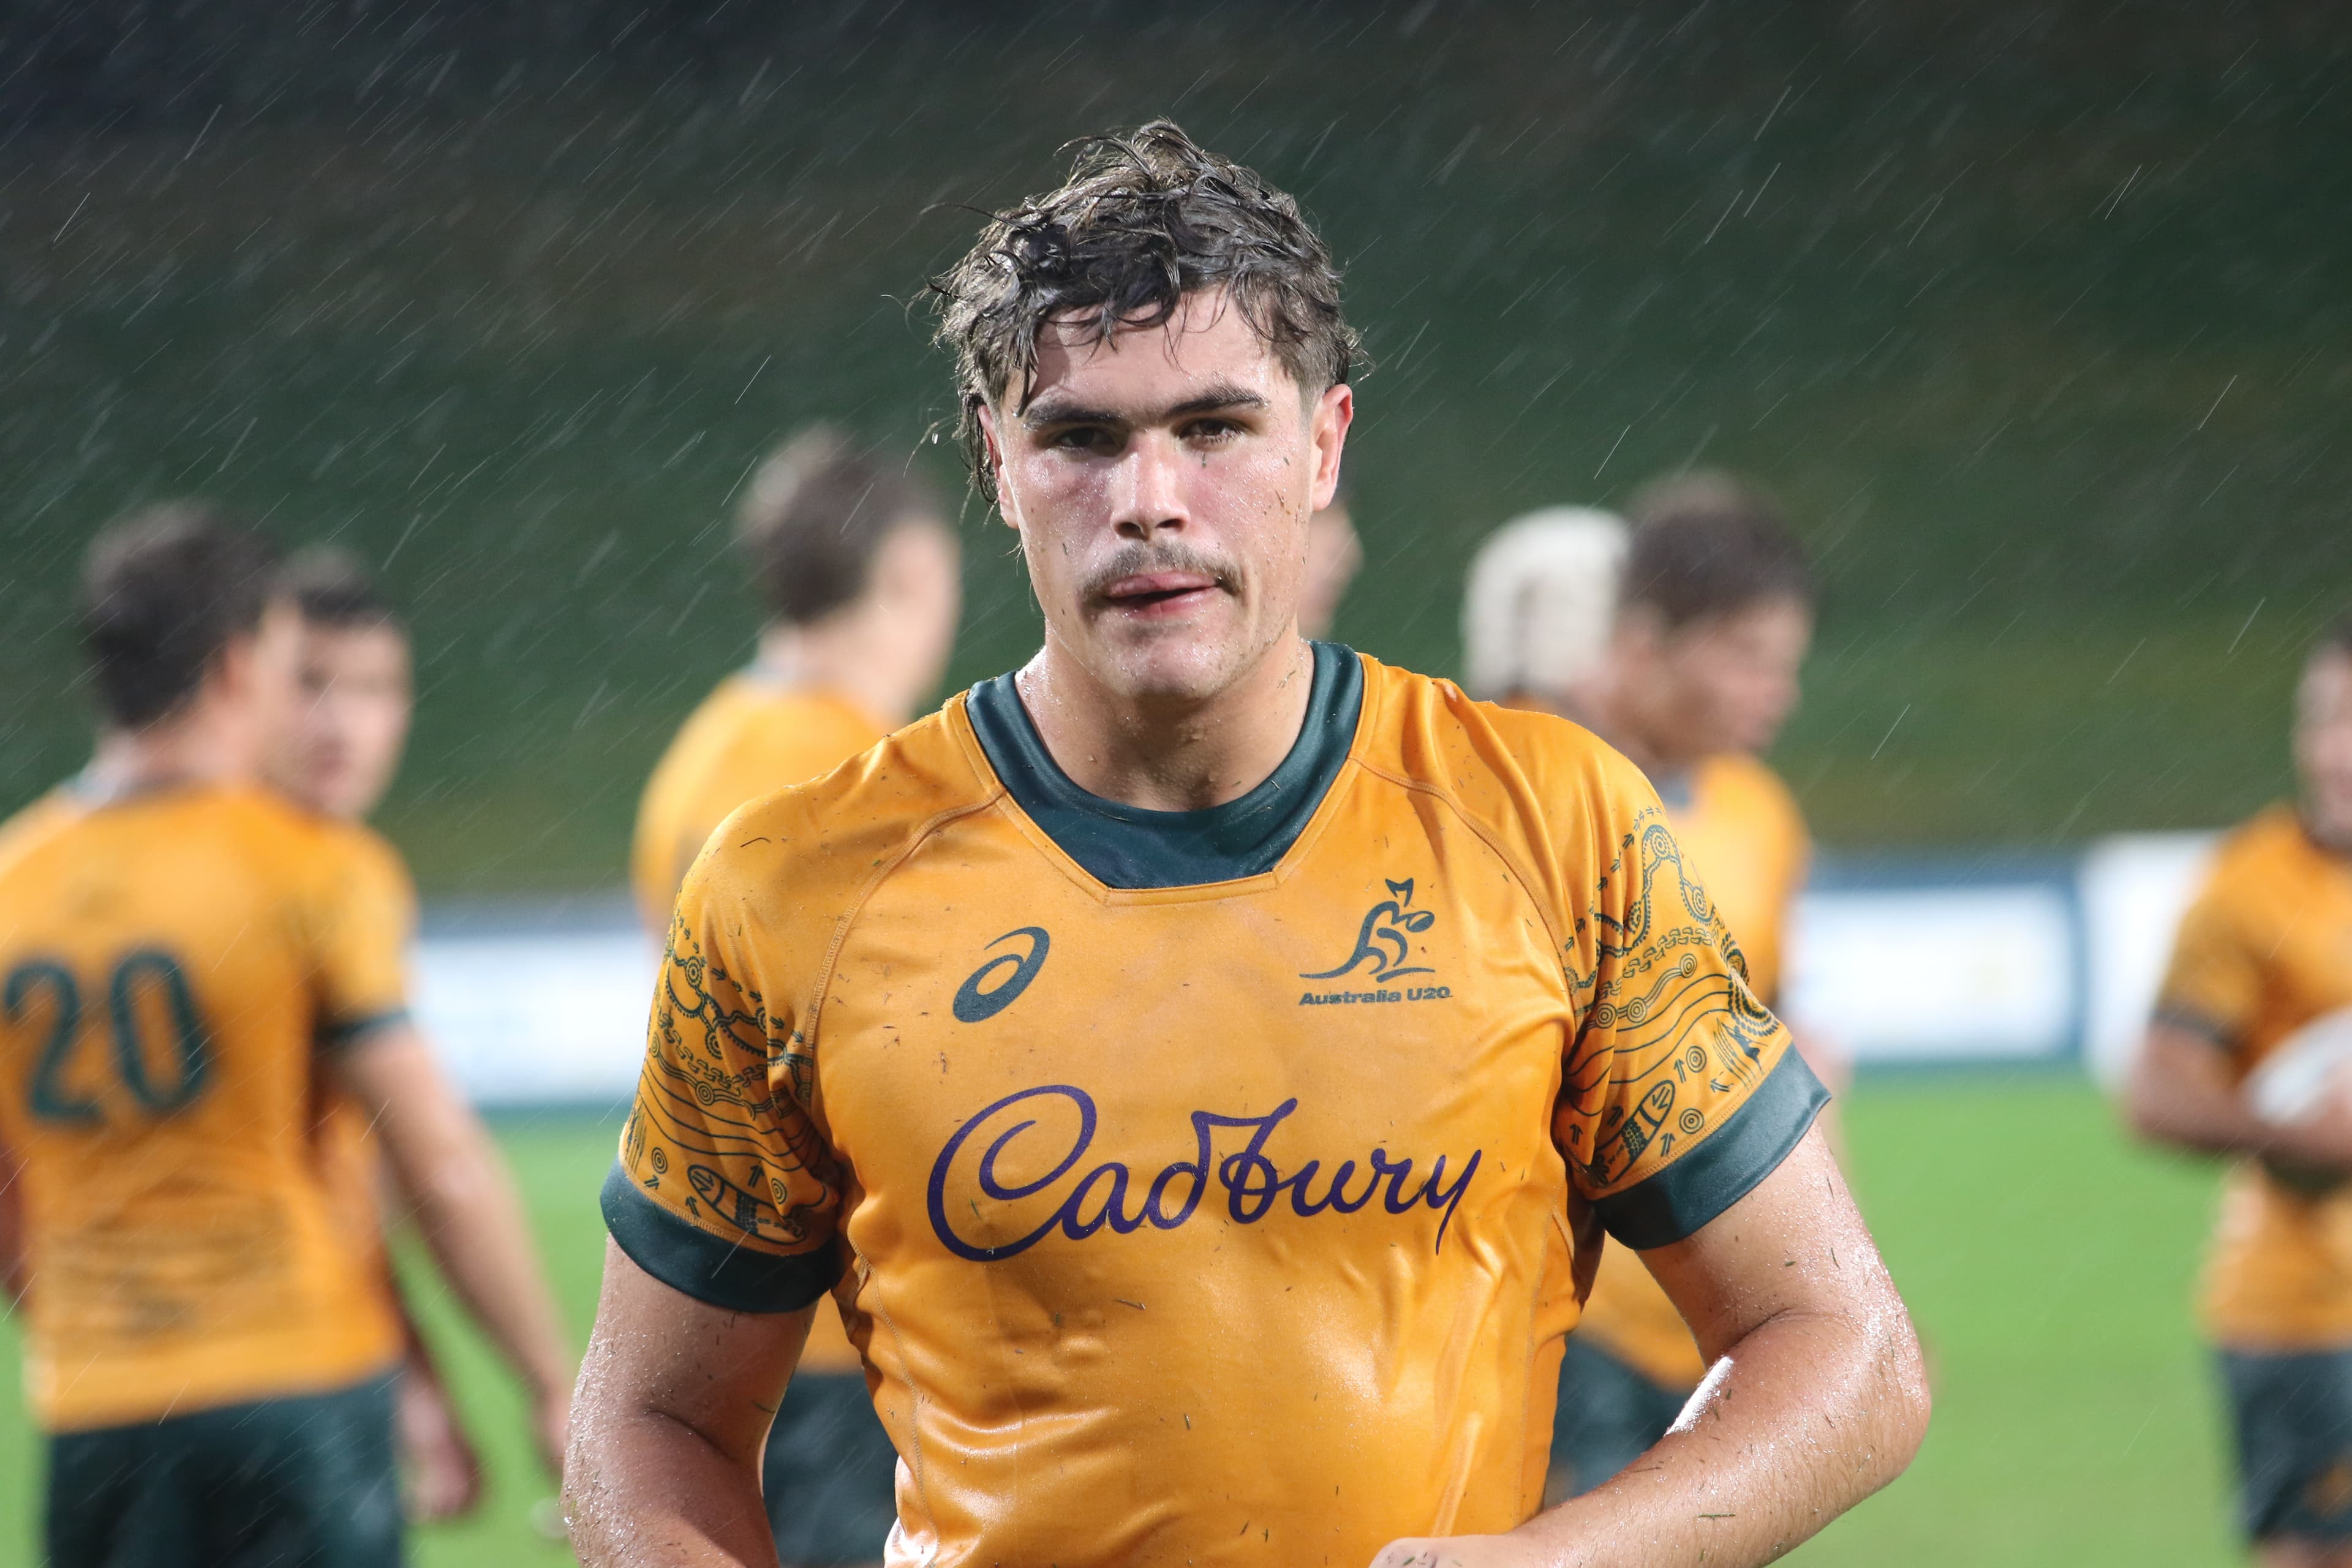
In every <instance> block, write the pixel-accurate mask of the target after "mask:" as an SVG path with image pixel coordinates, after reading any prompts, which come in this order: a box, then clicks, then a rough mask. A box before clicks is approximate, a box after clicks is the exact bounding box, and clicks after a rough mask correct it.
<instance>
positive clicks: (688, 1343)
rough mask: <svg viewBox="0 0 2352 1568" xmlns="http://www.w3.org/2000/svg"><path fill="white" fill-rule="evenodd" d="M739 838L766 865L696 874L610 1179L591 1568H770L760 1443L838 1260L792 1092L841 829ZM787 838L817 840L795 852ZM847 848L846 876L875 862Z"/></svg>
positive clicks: (825, 931) (727, 864) (822, 1161)
mask: <svg viewBox="0 0 2352 1568" xmlns="http://www.w3.org/2000/svg"><path fill="white" fill-rule="evenodd" d="M750 809H751V810H752V811H766V810H770V809H775V807H773V806H772V805H769V806H755V807H752V808H750ZM782 809H791V808H789V807H785V808H782ZM738 820H740V817H739V819H738ZM734 837H756V839H757V841H758V842H759V843H761V845H762V846H763V848H762V849H761V851H760V852H759V853H760V854H761V856H762V857H763V858H762V859H761V862H760V864H759V867H758V871H757V874H756V875H741V874H739V873H738V871H737V869H736V868H735V866H734V865H733V863H732V858H731V857H730V854H729V853H728V852H726V851H723V850H721V851H715V852H708V853H706V854H705V855H704V856H703V857H702V858H701V859H700V860H699V861H698V862H697V863H696V865H695V866H694V868H692V870H690V871H689V872H688V876H687V879H686V886H685V887H684V889H682V890H681V891H680V893H679V895H678V900H677V915H676V917H675V919H674V920H673V921H672V922H671V926H670V935H669V942H668V946H667V950H666V952H665V953H664V955H663V963H662V973H661V979H660V981H659V983H658V984H657V986H656V992H655V997H654V1005H653V1009H652V1016H651V1019H650V1022H649V1026H648V1030H647V1036H648V1038H647V1042H646V1065H645V1070H644V1072H643V1074H642V1075H641V1076H640V1078H639V1079H638V1084H637V1096H636V1103H635V1106H634V1108H633V1109H632V1110H631V1111H630V1115H629V1120H628V1123H627V1125H626V1127H625V1129H624V1131H623V1132H622V1134H621V1147H620V1154H619V1158H618V1159H617V1160H616V1161H615V1162H614V1167H613V1171H612V1173H611V1175H610V1176H609V1177H608V1178H607V1179H606V1181H605V1184H604V1200H603V1201H604V1219H605V1224H606V1226H607V1227H608V1228H609V1229H610V1231H611V1232H612V1237H613V1245H612V1246H611V1247H610V1248H608V1250H607V1252H606V1254H605V1265H604V1297H603V1300H602V1302H601V1304H600V1305H599V1306H598V1308H597V1312H596V1327H595V1331H594V1333H593V1336H592V1338H591V1341H590V1345H589V1351H588V1359H587V1361H586V1363H584V1365H583V1367H582V1369H581V1377H580V1388H579V1393H578V1395H577V1397H576V1400H575V1404H574V1411H575V1415H574V1418H573V1423H572V1455H571V1460H570V1463H569V1464H568V1465H567V1467H566V1469H565V1472H564V1486H565V1495H566V1500H567V1503H568V1509H567V1514H568V1517H569V1518H570V1520H571V1522H572V1545H573V1546H574V1548H575V1549H576V1550H577V1551H578V1552H579V1553H580V1556H581V1560H582V1561H583V1563H588V1564H590V1565H591V1568H596V1565H599V1564H607V1563H612V1564H618V1563H629V1564H633V1565H634V1564H661V1565H664V1568H667V1565H669V1564H688V1563H694V1564H701V1563H730V1564H732V1563H742V1564H751V1565H755V1568H768V1565H770V1564H772V1563H775V1561H776V1558H775V1546H774V1543H773V1541H772V1538H771V1536H770V1533H769V1528H770V1527H769V1523H768V1516H767V1513H766V1510H765V1509H764V1507H763V1505H762V1503H761V1496H760V1458H761V1448H762V1445H763V1444H764V1441H765V1438H766V1435H767V1430H768V1426H769V1423H770V1421H771V1420H772V1418H773V1416H774V1414H775V1410H776V1406H777V1404H778V1402H779V1401H780V1400H781V1398H782V1394H783V1390H784V1386H785V1384H787V1383H788V1382H789V1381H790V1379H791V1376H792V1371H793V1366H794V1364H795V1363H797V1362H798V1360H799V1357H800V1352H801V1346H802V1344H803V1342H804V1341H805V1339H806V1338H807V1335H808V1328H809V1323H810V1321H811V1320H812V1318H813V1317H814V1311H815V1309H816V1305H817V1303H818V1301H819V1300H821V1299H822V1298H823V1297H824V1294H825V1293H826V1291H828V1290H830V1289H832V1288H833V1286H834V1284H835V1281H836V1280H837V1279H839V1278H840V1275H841V1271H842V1258H843V1253H842V1249H841V1247H840V1244H839V1240H838V1237H837V1236H836V1232H835V1226H836V1223H837V1220H838V1214H839V1206H840V1187H841V1179H840V1174H839V1171H838V1166H837V1163H836V1162H835V1157H834V1155H833V1153H832V1152H831V1150H830V1149H829V1148H828V1147H827V1145H826V1144H825V1142H824V1139H823V1137H822V1135H821V1133H820V1131H819V1129H818V1127H817V1124H816V1122H815V1121H814V1118H813V1117H812V1115H811V1114H810V1111H809V1109H808V1107H807V1106H806V1105H805V1104H804V1103H803V1098H802V1092H801V1089H800V1088H799V1087H798V1083H799V1080H800V1079H802V1078H803V1077H804V1076H805V1073H806V1069H807V1068H808V1067H809V1062H808V1058H806V1056H805V1055H804V1054H803V1053H804V1050H805V1046H804V1037H803V1033H802V1031H801V1030H800V1028H799V1027H798V1026H797V1025H798V1020H797V1017H796V1016H795V1014H794V1013H793V1006H794V1005H795V1003H796V1002H799V1001H800V999H801V998H802V994H803V989H804V982H803V974H802V966H803V965H804V964H806V965H813V964H814V963H818V962H821V961H822V958H823V955H824V952H825V949H826V945H827V942H828V941H829V940H830V937H831V933H832V926H831V922H830V921H829V920H828V919H826V917H825V915H824V910H825V909H826V908H828V907H829V906H832V905H833V903H834V900H832V899H830V898H829V897H828V895H827V892H826V889H825V886H824V879H825V869H824V867H825V860H824V857H825V855H826V854H827V850H826V848H825V847H824V845H825V843H826V840H825V838H824V836H821V835H810V834H803V833H801V832H799V831H798V830H797V829H796V828H792V829H788V828H786V827H782V826H774V825H772V824H771V823H768V822H765V821H763V822H762V824H761V830H760V831H759V832H757V833H756V834H745V835H736V836H734ZM784 841H798V842H802V843H806V844H809V845H810V846H811V847H810V848H808V849H806V850H804V851H796V852H795V855H794V857H793V859H792V860H791V861H790V862H789V863H786V864H781V865H780V864H777V863H776V862H775V861H774V860H773V859H772V857H773V856H775V855H776V854H778V853H779V851H778V850H776V849H775V848H773V847H772V845H774V844H776V843H781V842H784ZM834 843H835V847H836V848H838V847H839V838H838V836H835V840H834ZM841 853H842V855H843V856H844V857H845V861H846V862H847V863H848V864H849V865H850V867H851V869H850V870H849V871H845V873H844V874H845V875H863V874H864V872H865V870H866V867H867V866H868V865H869V864H870V860H869V859H868V858H863V857H860V856H857V855H856V854H853V853H849V852H848V851H847V850H842V851H841ZM786 887H789V888H791V889H793V892H794V895H795V896H793V897H790V898H787V897H784V896H782V895H781V894H780V893H779V892H778V891H777V889H781V888H786Z"/></svg>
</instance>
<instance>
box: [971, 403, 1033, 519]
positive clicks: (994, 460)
mask: <svg viewBox="0 0 2352 1568" xmlns="http://www.w3.org/2000/svg"><path fill="white" fill-rule="evenodd" d="M971 412H972V416H973V418H975V419H976V420H978V421H979V423H980V449H981V453H982V458H984V459H985V460H986V462H987V464H988V477H989V479H991V480H992V481H993V483H994V486H995V489H996V515H997V516H999V517H1001V518H1003V520H1004V525H1005V526H1006V527H1007V528H1010V529H1012V530H1013V531H1014V532H1016V533H1017V532H1019V531H1020V529H1021V525H1020V524H1019V523H1018V522H1015V521H1013V497H1012V496H1011V494H1010V493H1009V492H1007V490H1006V489H1005V488H1004V443H1003V441H1002V440H1000V439H999V438H998V434H997V429H996V410H995V409H993V408H991V407H990V406H989V405H988V400H987V399H986V398H982V397H975V398H973V399H972V400H971Z"/></svg>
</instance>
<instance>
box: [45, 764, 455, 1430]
mask: <svg viewBox="0 0 2352 1568" xmlns="http://www.w3.org/2000/svg"><path fill="white" fill-rule="evenodd" d="M411 908H412V903H411V900H410V897H409V894H408V887H407V879H406V876H405V874H404V872H403V871H402V869H401V868H400V865H399V862H398V860H397V859H396V858H394V856H393V854H392V852H391V851H390V849H389V848H388V847H385V846H384V845H383V841H382V840H380V839H378V838H376V837H375V836H374V835H373V834H371V833H369V832H368V831H367V830H366V829H364V828H360V827H355V826H351V825H348V824H342V823H331V822H326V821H321V820H319V819H316V818H312V817H310V816H306V815H304V814H303V813H301V812H299V811H298V810H297V809H295V808H294V807H293V806H291V805H287V804H286V803H284V802H283V801H281V800H280V799H279V798H278V796H277V795H274V794H271V793H270V792H268V791H266V790H263V789H260V788H257V787H255V788H246V787H235V786H215V785H202V784H190V785H185V786H177V787H167V788H160V789H156V790H152V791H150V792H146V793H142V794H137V795H129V796H126V797H122V798H119V799H115V800H111V801H96V800H89V801H85V800H79V799H77V798H75V795H74V794H73V787H72V786H69V788H68V790H65V791H60V792H58V794H57V795H53V796H51V797H50V798H49V799H48V800H47V801H45V802H43V803H41V804H39V805H35V806H33V807H32V808H30V809H29V810H27V811H26V812H25V813H23V814H21V815H20V816H19V817H18V818H17V819H16V822H14V823H12V824H11V825H10V826H9V827H8V828H7V829H5V831H0V1136H4V1137H5V1139H6V1140H7V1142H8V1143H9V1145H10V1146H11V1147H12V1148H13V1149H14V1150H15V1151H16V1154H17V1156H18V1158H19V1159H20V1160H21V1161H22V1163H23V1166H24V1176H23V1182H24V1194H25V1219H26V1243H27V1251H28V1253H29V1258H30V1262H31V1265H32V1275H33V1289H32V1300H31V1310H30V1314H29V1319H28V1322H27V1328H28V1333H27V1336H26V1359H27V1373H26V1388H27V1390H28V1392H29V1394H30V1397H31V1399H32V1403H33V1405H34V1407H35V1410H36V1412H37V1415H38V1418H39V1419H40V1421H41V1423H42V1425H43V1426H46V1427H47V1428H49V1429H50V1430H53V1431H58V1430H74V1429H80V1428H89V1427H95V1426H116V1425H121V1424H124V1423H128V1422H133V1421H148V1420H154V1419H158V1418H161V1417H162V1416H163V1415H168V1414H185V1413H187V1412H189V1411H194V1410H202V1409H205V1408H208V1407H212V1406H217V1405H231V1404H239V1403H243V1402H246V1401H248V1400H256V1399H264V1398H269V1397H272V1396H276V1395H280V1394H302V1393H314V1392H319V1391H322V1390H326V1389H331V1388H335V1387H339V1386H342V1385H346V1384H351V1383H354V1382H357V1381H360V1380H361V1379H363V1378H366V1377H370V1376H373V1375H374V1374H376V1373H380V1372H382V1371H383V1370H384V1369H385V1368H387V1367H389V1366H390V1365H391V1364H393V1363H394V1361H395V1360H396V1359H397V1356H398V1353H399V1336H398V1331H397V1329H396V1327H395V1324H394V1318H393V1316H392V1313H391V1310H390V1308H389V1305H388V1303H387V1301H386V1300H385V1297H384V1292H383V1276H382V1273H381V1268H380V1258H381V1251H380V1244H379V1242H378V1240H377V1238H376V1236H375V1234H374V1232H373V1225H372V1224H370V1223H368V1220H367V1217H366V1215H362V1214H361V1213H360V1212H357V1210H356V1209H355V1205H353V1203H352V1194H351V1193H350V1192H349V1190H348V1189H347V1187H346V1185H345V1184H344V1179H343V1177H342V1175H341V1172H342V1171H343V1169H344V1167H345V1165H346V1164H347V1162H343V1161H341V1160H340V1159H339V1158H338V1156H337V1155H336V1154H335V1153H334V1152H331V1143H330V1140H329V1139H328V1137H327V1134H326V1132H325V1131H324V1126H323V1123H324V1120H325V1117H326V1114H327V1112H326V1109H325V1103H326V1102H325V1097H324V1096H323V1094H322V1092H321V1091H322V1085H321V1083H320V1068H319V1052H320V1049H321V1048H334V1047H337V1046H339V1045H341V1044H344V1043H348V1042H350V1041H352V1040H354V1039H356V1038H358V1037H362V1036H363V1035H365V1034H367V1033H369V1032H371V1031H373V1030H374V1029H376V1028H378V1027H381V1026H383V1025H384V1024H386V1023H388V1022H390V1021H392V1020H393V1019H394V1018H396V1017H398V1016H400V1015H401V1012H402V1010H403V1008H404V1004H405V994H406V984H405V976H404V972H403V948H404V941H405V938H406V935H407V929H408V920H409V911H410V910H411ZM369 1212H370V1213H372V1208H371V1209H370V1211H369Z"/></svg>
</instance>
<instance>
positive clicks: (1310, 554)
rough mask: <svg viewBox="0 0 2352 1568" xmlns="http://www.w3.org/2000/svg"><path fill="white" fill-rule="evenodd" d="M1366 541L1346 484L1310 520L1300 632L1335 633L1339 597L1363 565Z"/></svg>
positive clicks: (1300, 593) (1319, 635)
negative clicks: (1358, 529) (1359, 533)
mask: <svg viewBox="0 0 2352 1568" xmlns="http://www.w3.org/2000/svg"><path fill="white" fill-rule="evenodd" d="M1363 564H1364V544H1363V541H1362V540H1360V539H1359V538H1357V537H1356V519H1355V516H1354V514H1353V512H1352V511H1351V510H1349V504H1348V492H1347V490H1346V489H1345V488H1342V489H1340V491H1339V494H1337V495H1335V496H1333V497H1332V498H1331V504H1330V505H1329V506H1327V507H1325V508H1324V509H1323V510H1320V511H1318V512H1317V513H1316V514H1315V515H1314V516H1313V517H1310V518H1308V519H1307V580H1306V582H1305V583H1304V584H1301V585H1300V587H1299V591H1298V635H1299V636H1300V637H1306V638H1307V639H1308V640H1310V641H1313V640H1317V639H1319V638H1322V637H1328V636H1330V635H1331V624H1332V623H1333V622H1334V621H1336V620H1338V619H1339V601H1340V600H1342V599H1344V598H1346V597H1347V596H1348V585H1349V584H1350V583H1353V582H1354V581H1355V580H1356V574H1357V573H1358V572H1359V571H1360V570H1362V569H1363Z"/></svg>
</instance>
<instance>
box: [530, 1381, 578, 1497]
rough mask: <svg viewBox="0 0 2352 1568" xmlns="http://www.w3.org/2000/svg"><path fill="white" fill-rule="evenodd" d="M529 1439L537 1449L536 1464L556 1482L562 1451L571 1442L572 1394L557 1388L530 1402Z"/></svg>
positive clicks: (558, 1476) (564, 1388)
mask: <svg viewBox="0 0 2352 1568" xmlns="http://www.w3.org/2000/svg"><path fill="white" fill-rule="evenodd" d="M530 1435H531V1438H532V1440H533V1441H534V1442H536V1443H537V1444H538V1445H539V1462H540V1463H541V1464H542V1465H545V1466H546V1467H547V1473H548V1474H549V1475H551V1476H553V1477H555V1478H556V1479H558V1480H561V1479H562V1478H563V1450H564V1449H565V1448H566V1447H570V1446H571V1442H572V1390H571V1389H570V1388H569V1387H566V1386H563V1385H562V1384H558V1385H556V1386H554V1387H551V1388H549V1389H547V1390H546V1391H545V1392H544V1393H542V1394H539V1395H538V1396H537V1397H536V1398H534V1399H533V1400H532V1401H531V1406H530Z"/></svg>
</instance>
